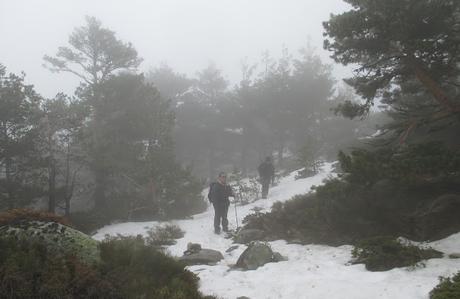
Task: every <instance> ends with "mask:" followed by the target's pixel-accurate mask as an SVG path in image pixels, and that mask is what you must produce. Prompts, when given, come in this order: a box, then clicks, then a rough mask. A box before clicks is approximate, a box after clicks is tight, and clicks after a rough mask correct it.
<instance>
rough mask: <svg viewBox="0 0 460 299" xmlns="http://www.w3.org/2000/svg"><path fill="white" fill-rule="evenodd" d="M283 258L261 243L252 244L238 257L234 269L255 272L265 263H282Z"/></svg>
mask: <svg viewBox="0 0 460 299" xmlns="http://www.w3.org/2000/svg"><path fill="white" fill-rule="evenodd" d="M283 260H285V258H284V257H283V256H282V255H281V254H279V253H277V252H273V251H272V249H271V247H270V246H269V245H268V244H266V243H263V242H252V243H250V244H249V246H248V248H247V249H246V250H245V251H244V252H243V253H242V254H241V255H240V257H239V258H238V261H237V262H236V267H238V268H241V269H244V270H255V269H257V268H259V267H261V266H263V265H265V264H266V263H271V262H279V261H283Z"/></svg>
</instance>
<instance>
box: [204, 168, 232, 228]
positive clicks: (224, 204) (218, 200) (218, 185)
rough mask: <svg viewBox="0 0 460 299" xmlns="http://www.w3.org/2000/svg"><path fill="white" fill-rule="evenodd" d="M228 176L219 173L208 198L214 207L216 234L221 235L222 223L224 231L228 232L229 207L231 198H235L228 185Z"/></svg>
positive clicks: (211, 186) (210, 187)
mask: <svg viewBox="0 0 460 299" xmlns="http://www.w3.org/2000/svg"><path fill="white" fill-rule="evenodd" d="M226 181H227V176H226V175H225V173H223V172H221V173H219V176H218V177H217V182H213V183H211V185H210V186H209V193H208V198H209V200H210V201H211V203H212V205H213V206H214V232H215V233H216V234H219V233H220V223H221V221H222V229H223V231H224V232H228V219H227V213H228V207H229V206H230V200H229V199H228V198H229V197H233V191H232V188H231V187H230V186H229V185H227V183H226Z"/></svg>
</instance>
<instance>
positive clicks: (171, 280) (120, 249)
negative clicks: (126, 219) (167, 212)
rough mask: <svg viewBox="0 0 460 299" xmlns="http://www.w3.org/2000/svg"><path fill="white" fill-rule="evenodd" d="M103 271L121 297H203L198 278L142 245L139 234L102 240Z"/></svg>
mask: <svg viewBox="0 0 460 299" xmlns="http://www.w3.org/2000/svg"><path fill="white" fill-rule="evenodd" d="M101 260H102V272H103V273H106V276H107V277H109V278H110V281H112V282H114V284H115V285H117V286H118V290H119V291H120V293H121V294H122V297H123V298H165V299H166V298H176V299H189V298H190V299H193V298H202V295H201V294H200V293H199V292H198V290H197V289H198V278H197V277H196V276H195V275H194V274H193V273H191V272H189V271H187V270H185V269H184V265H183V264H182V263H179V262H177V261H175V260H174V259H173V258H171V257H169V256H167V255H165V254H164V253H162V252H160V251H158V250H156V249H155V248H154V247H152V246H148V245H145V242H144V240H143V239H142V238H141V237H120V236H119V237H113V238H109V239H107V240H105V241H104V242H102V243H101Z"/></svg>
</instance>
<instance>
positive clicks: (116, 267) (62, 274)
mask: <svg viewBox="0 0 460 299" xmlns="http://www.w3.org/2000/svg"><path fill="white" fill-rule="evenodd" d="M0 248H1V250H0V277H1V279H0V297H2V298H12V299H15V298H37V299H38V298H139V299H140V298H155V299H157V298H164V299H166V298H168V299H169V298H175V299H186V298H187V299H188V298H205V297H204V296H203V295H201V294H200V292H199V291H198V278H197V277H196V276H195V275H194V274H193V273H191V272H189V271H187V270H185V269H184V265H182V264H181V263H179V262H176V261H175V260H174V259H173V258H171V257H168V256H166V255H165V254H163V253H161V252H159V251H157V250H156V249H155V247H152V246H148V245H145V241H144V240H143V239H142V238H136V237H117V238H110V239H107V240H105V241H104V242H102V243H101V244H100V252H101V255H100V262H99V263H97V264H92V265H91V264H86V263H82V262H81V261H80V260H79V259H78V258H75V257H73V256H69V255H65V254H63V253H56V252H54V251H53V252H50V251H49V250H48V248H47V246H45V245H44V244H43V243H42V242H36V241H31V240H20V241H18V240H16V239H12V238H0ZM206 298H212V297H206Z"/></svg>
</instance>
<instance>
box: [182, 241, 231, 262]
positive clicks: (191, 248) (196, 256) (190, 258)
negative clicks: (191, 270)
mask: <svg viewBox="0 0 460 299" xmlns="http://www.w3.org/2000/svg"><path fill="white" fill-rule="evenodd" d="M223 258H224V256H223V255H222V253H220V251H217V250H213V249H206V248H201V245H200V244H197V243H189V244H188V245H187V250H186V251H184V255H183V256H181V257H180V258H179V261H181V262H183V263H185V264H186V265H188V266H191V265H215V264H217V263H218V262H219V261H220V260H222V259H223Z"/></svg>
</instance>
